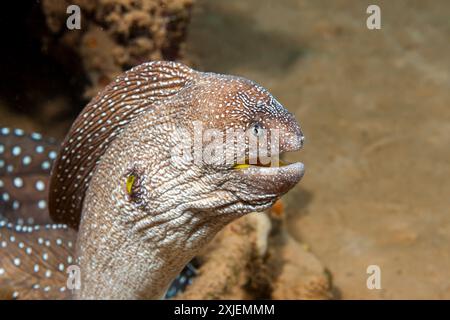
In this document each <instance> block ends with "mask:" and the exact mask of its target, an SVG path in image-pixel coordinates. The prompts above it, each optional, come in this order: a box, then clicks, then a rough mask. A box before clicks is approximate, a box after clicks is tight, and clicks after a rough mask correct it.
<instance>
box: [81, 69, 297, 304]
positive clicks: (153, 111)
mask: <svg viewBox="0 0 450 320" xmlns="http://www.w3.org/2000/svg"><path fill="white" fill-rule="evenodd" d="M172 67H174V68H176V67H177V65H176V64H173V65H172ZM103 94H104V93H103ZM100 95H101V94H100ZM80 117H82V115H80ZM196 122H201V123H202V125H203V129H208V128H209V129H211V128H214V129H216V130H217V131H218V132H221V133H223V134H225V133H226V132H227V130H229V129H230V128H233V129H240V130H243V131H245V132H247V133H248V132H250V135H249V136H248V137H249V138H248V139H245V140H244V141H245V150H248V149H249V148H250V147H249V145H248V143H249V139H250V137H251V132H256V131H257V132H261V130H265V131H266V132H267V131H270V129H277V130H279V145H278V146H277V152H276V154H272V155H273V156H277V155H278V154H279V153H283V152H289V151H295V150H298V149H300V148H301V147H302V144H303V134H302V132H301V130H300V127H299V125H298V123H297V122H296V121H295V119H294V117H293V116H292V114H290V113H289V112H288V111H287V110H286V109H284V107H282V106H281V104H280V103H278V102H277V101H276V100H275V99H274V98H273V97H272V96H271V95H270V93H268V92H267V91H266V90H265V89H263V88H261V87H259V86H258V85H256V84H254V83H253V82H251V81H249V80H246V79H243V78H237V77H231V76H223V75H216V74H210V73H208V74H206V73H200V72H196V71H192V70H191V73H190V74H189V80H188V81H187V82H186V84H185V85H184V86H183V87H182V88H181V90H179V91H177V93H176V94H174V95H171V96H170V97H168V98H167V99H163V100H159V101H156V102H154V103H153V104H152V106H151V108H149V109H148V110H146V111H145V112H143V113H142V114H140V115H139V116H138V117H135V118H134V119H132V120H131V121H130V122H129V123H127V124H126V125H125V126H124V127H123V128H122V130H121V131H120V133H119V134H117V136H116V137H115V139H114V140H113V141H111V143H110V144H109V145H108V146H107V148H106V150H105V152H104V154H103V155H102V156H101V157H100V158H99V161H98V162H97V164H96V167H95V168H94V169H93V170H92V173H91V178H90V183H89V186H88V189H87V192H86V196H85V199H84V203H83V208H82V212H83V213H82V217H81V224H80V229H79V230H80V231H79V236H78V241H77V252H78V258H79V260H78V262H79V265H80V267H81V275H82V288H81V290H80V291H78V292H76V297H77V298H159V297H161V296H163V294H164V292H165V290H166V288H167V286H168V285H169V284H170V281H172V280H173V278H174V277H175V276H176V275H177V274H178V273H179V272H180V271H181V269H182V268H183V266H184V265H185V264H186V263H187V262H188V261H189V260H190V259H192V258H193V257H194V256H195V254H196V253H197V252H198V251H199V250H200V249H201V248H202V247H203V246H204V245H205V244H206V243H207V242H208V241H210V240H211V238H212V237H213V236H214V235H215V234H216V233H217V232H218V231H219V230H220V229H221V228H223V227H224V226H225V225H226V224H228V223H229V222H231V221H232V220H234V219H236V218H238V217H240V216H242V215H244V214H246V213H249V212H253V211H263V210H265V209H267V208H269V207H270V206H271V205H272V204H273V203H274V202H275V201H276V200H277V199H278V198H279V197H280V196H281V195H283V194H284V193H286V192H287V191H288V190H289V189H291V188H292V187H293V186H294V185H295V184H296V183H297V182H298V181H299V180H300V179H301V177H302V176H303V173H304V171H303V165H302V164H301V163H295V164H289V165H286V166H281V167H267V166H259V165H251V166H245V167H243V168H237V167H236V161H233V162H231V163H224V162H220V161H218V162H214V161H213V162H212V163H211V162H210V161H205V159H200V161H195V159H194V158H195V157H194V156H193V154H194V151H195V148H197V147H198V146H199V145H197V146H195V145H194V144H192V139H191V137H194V135H195V134H198V128H197V127H196V126H195V123H196ZM255 123H257V129H255ZM252 130H253V131H252ZM256 136H257V135H256ZM189 140H190V141H189ZM200 146H201V147H202V149H205V148H207V147H208V142H206V141H201V142H200ZM180 147H181V149H184V150H191V151H192V152H191V153H190V155H189V152H188V153H184V154H182V155H181V156H178V157H174V156H173V154H174V153H173V152H174V150H176V149H177V148H180ZM236 148H237V147H235V148H231V149H226V152H227V155H228V156H230V157H231V159H234V160H236V157H235V154H236ZM197 160H198V159H197ZM130 176H131V177H133V180H130ZM127 181H132V183H129V185H127Z"/></svg>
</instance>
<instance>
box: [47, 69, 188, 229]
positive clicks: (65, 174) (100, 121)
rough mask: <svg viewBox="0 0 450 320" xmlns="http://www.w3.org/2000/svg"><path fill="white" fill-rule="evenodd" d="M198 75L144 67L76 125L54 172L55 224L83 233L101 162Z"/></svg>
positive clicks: (108, 92)
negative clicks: (129, 128) (130, 128)
mask: <svg viewBox="0 0 450 320" xmlns="http://www.w3.org/2000/svg"><path fill="white" fill-rule="evenodd" d="M193 74H194V71H193V70H192V69H190V68H188V67H186V66H184V65H181V64H178V63H174V62H164V61H155V62H149V63H144V64H142V65H139V66H137V67H134V68H132V69H131V70H129V71H127V72H125V73H124V74H122V75H120V76H119V77H118V78H117V79H116V80H115V81H113V82H112V83H111V84H109V85H108V86H107V87H106V88H105V89H104V90H103V91H102V92H101V93H100V94H98V95H97V96H96V97H95V98H94V99H93V100H92V101H91V102H89V104H88V105H87V106H86V107H85V108H84V109H83V112H82V115H80V116H79V117H78V118H77V119H76V120H75V122H74V123H73V125H72V127H71V129H70V131H69V133H68V135H67V137H66V139H65V141H64V142H63V144H62V146H61V152H60V154H59V155H58V158H57V160H56V163H55V167H54V169H53V174H52V178H51V187H50V196H49V202H50V203H49V205H50V215H51V217H52V218H53V220H54V221H55V222H59V223H66V224H68V225H69V226H70V227H72V228H75V229H78V226H79V223H80V217H81V210H82V205H83V200H84V196H85V194H86V190H87V188H88V186H89V182H90V179H91V176H92V173H93V171H94V170H95V167H96V166H97V164H98V161H99V159H100V157H101V156H102V155H103V153H104V152H105V150H106V149H107V148H108V146H109V145H110V144H111V143H112V141H113V140H114V139H115V138H116V137H117V136H118V135H119V134H120V133H121V132H122V130H123V128H124V127H126V125H127V124H129V123H130V122H132V121H133V120H134V119H136V118H138V117H139V116H140V115H142V114H144V113H145V112H147V111H148V109H149V108H152V107H153V106H154V105H155V104H157V103H159V102H161V101H163V100H164V99H167V98H168V97H170V96H172V95H174V94H176V93H178V92H179V91H180V90H182V89H183V88H185V87H186V86H187V85H188V84H189V82H190V81H192V78H193Z"/></svg>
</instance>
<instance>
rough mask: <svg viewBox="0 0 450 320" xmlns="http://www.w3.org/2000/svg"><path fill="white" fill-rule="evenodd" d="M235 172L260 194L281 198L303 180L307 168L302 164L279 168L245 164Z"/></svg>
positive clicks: (236, 168)
mask: <svg viewBox="0 0 450 320" xmlns="http://www.w3.org/2000/svg"><path fill="white" fill-rule="evenodd" d="M234 171H235V172H237V174H239V175H240V176H241V178H243V179H244V180H245V181H246V182H247V183H249V184H251V185H252V186H253V187H254V188H255V189H257V191H258V192H259V193H264V194H275V195H277V196H281V195H283V194H285V193H286V192H288V191H289V190H290V189H292V188H293V187H294V186H295V185H296V184H297V183H298V182H299V181H300V180H301V179H302V177H303V175H304V173H305V166H304V165H303V163H301V162H295V163H290V164H287V163H283V165H280V166H277V167H275V166H274V167H271V166H258V165H248V164H244V165H236V166H235V170H234Z"/></svg>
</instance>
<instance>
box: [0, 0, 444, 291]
mask: <svg viewBox="0 0 450 320" xmlns="http://www.w3.org/2000/svg"><path fill="white" fill-rule="evenodd" d="M14 3H15V4H13V5H12V6H15V7H11V9H10V10H6V9H5V10H3V9H2V10H1V13H0V14H1V19H0V20H1V26H0V33H1V38H2V40H3V45H2V50H1V51H0V70H1V82H2V84H1V86H0V125H2V126H9V127H20V128H23V129H26V130H27V131H38V132H42V133H44V134H45V135H47V136H53V137H55V138H57V139H62V138H63V137H64V135H65V133H66V132H67V130H68V128H69V127H70V125H71V123H72V121H73V120H74V118H75V117H76V115H77V114H78V113H79V112H80V111H81V109H82V108H83V106H84V105H85V104H86V103H87V102H88V101H89V99H90V98H91V97H92V96H93V95H95V94H96V92H98V90H100V89H101V88H102V87H103V86H105V85H106V84H108V83H109V82H110V81H111V80H112V79H113V78H114V77H115V76H116V75H117V74H119V73H121V72H122V71H123V70H126V69H128V68H130V67H132V66H133V65H136V64H139V63H142V62H144V61H148V60H161V59H164V60H178V61H182V62H184V63H186V64H188V65H190V66H192V67H194V68H197V69H199V70H204V71H213V72H220V73H227V74H235V75H240V76H244V77H246V78H249V79H252V80H254V81H256V82H257V83H259V84H261V85H262V86H264V87H266V88H267V89H269V90H270V92H271V93H272V94H274V96H275V97H276V98H277V99H278V100H279V101H280V102H281V103H282V104H283V105H284V106H285V107H286V108H287V109H289V110H290V111H291V112H292V113H294V114H295V116H296V118H297V119H298V120H299V122H300V123H301V125H302V127H303V131H304V133H305V135H306V145H305V148H304V149H303V150H302V151H301V152H299V153H295V154H291V155H288V160H300V161H302V162H304V163H305V165H306V171H307V172H306V175H305V177H304V179H303V180H302V182H301V183H300V184H299V185H298V186H297V187H295V189H293V190H292V191H291V192H289V193H288V194H287V195H286V196H285V197H284V198H283V201H284V210H285V212H286V216H287V219H288V224H287V225H288V229H289V232H290V234H291V235H292V236H293V237H294V238H296V239H297V240H299V241H301V242H302V243H303V244H305V246H307V247H308V248H309V250H310V251H311V252H313V253H314V254H315V255H316V256H317V257H318V259H319V260H320V261H321V262H322V263H323V265H324V266H325V267H326V268H327V270H328V271H329V274H330V275H331V278H332V281H333V286H334V288H335V296H336V297H337V298H343V299H371V298H381V299H403V298H404V299H412V298H414V299H428V298H435V299H450V183H448V181H449V179H450V41H449V39H450V2H449V1H446V0H442V1H440V0H434V1H421V0H416V1H414V0H408V1H407V0H396V1H365V0H362V1H359V0H358V1H350V0H347V1H344V0H337V1H334V0H333V1H331V0H329V1H325V0H323V1H317V0H314V1H313V0H283V1H277V0H245V1H242V0H209V1H207V0H195V1H194V0H147V1H145V0H141V1H132V0H97V1H83V0H78V1H70V2H68V1H63V0H58V1H50V0H47V1H45V0H42V1H20V2H14ZM19 3H20V4H19ZM72 3H74V4H77V5H79V6H80V8H81V10H82V16H81V29H80V30H68V29H67V28H66V19H67V16H68V14H67V13H66V8H67V6H68V5H70V4H72ZM370 4H377V5H378V6H379V7H380V8H381V29H380V30H369V29H368V28H367V27H366V19H367V17H368V16H369V15H368V14H367V13H366V9H367V7H368V6H369V5H370ZM369 265H378V266H380V268H381V286H382V289H381V290H369V289H368V288H367V286H366V280H367V277H368V275H367V273H366V269H367V267H368V266H369Z"/></svg>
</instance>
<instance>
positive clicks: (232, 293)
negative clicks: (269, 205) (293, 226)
mask: <svg viewBox="0 0 450 320" xmlns="http://www.w3.org/2000/svg"><path fill="white" fill-rule="evenodd" d="M278 206H280V204H278ZM281 210H282V209H281ZM281 210H280V209H279V208H277V206H275V208H273V209H272V210H271V212H270V213H269V214H263V213H252V214H249V215H247V216H245V217H243V218H241V219H238V220H237V221H234V222H233V223H231V224H230V225H228V226H227V227H226V228H225V229H224V230H222V231H221V232H220V233H219V234H218V235H217V237H216V238H215V239H214V240H213V242H212V243H211V244H210V245H209V246H208V247H207V248H206V250H204V252H202V253H201V254H200V255H199V256H198V257H197V259H198V261H199V262H200V265H201V266H200V268H199V270H198V275H197V277H196V278H195V279H194V280H193V282H192V284H191V285H190V286H188V287H187V289H186V291H185V292H184V293H182V294H180V295H179V296H177V299H255V298H256V299H330V298H332V297H333V295H332V286H331V279H330V277H329V276H328V274H327V272H326V270H325V268H324V267H323V266H322V264H321V263H320V262H319V260H318V259H317V258H316V257H315V256H314V255H313V254H312V253H311V252H309V251H308V249H307V248H306V246H304V245H302V244H301V243H299V242H298V241H296V240H295V239H293V238H292V236H290V235H289V234H288V233H287V231H286V227H285V216H284V214H283V212H282V211H281Z"/></svg>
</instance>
